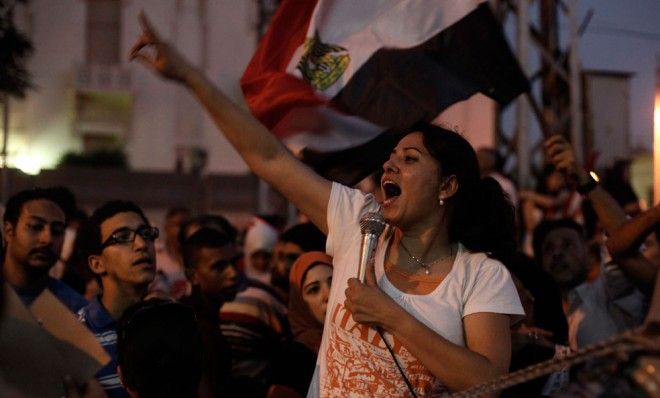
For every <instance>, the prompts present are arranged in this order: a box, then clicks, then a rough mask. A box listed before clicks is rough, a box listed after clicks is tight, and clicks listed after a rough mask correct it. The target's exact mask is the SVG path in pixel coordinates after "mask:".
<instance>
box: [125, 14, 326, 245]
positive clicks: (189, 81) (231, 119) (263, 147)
mask: <svg viewBox="0 0 660 398" xmlns="http://www.w3.org/2000/svg"><path fill="white" fill-rule="evenodd" d="M139 19H140V24H141V26H142V34H141V35H140V36H139V37H138V39H137V40H136V42H135V44H134V45H133V47H132V48H131V51H130V59H131V60H133V59H137V60H138V61H140V62H142V63H143V64H144V65H146V66H147V67H148V68H149V69H151V70H152V71H154V72H155V73H156V74H159V75H160V76H162V77H164V78H166V79H169V80H173V81H176V82H178V83H180V84H183V85H184V86H186V87H187V88H188V89H189V90H190V91H191V92H192V94H193V95H194V96H195V98H197V100H198V101H199V102H200V103H201V104H202V106H203V107H204V108H205V109H206V111H207V112H208V114H209V115H210V117H211V119H212V120H213V122H214V123H215V125H216V126H217V127H218V129H219V130H220V131H221V132H222V134H224V136H225V137H226V138H227V140H228V141H229V143H230V144H231V145H232V146H233V147H234V148H235V149H236V150H237V151H238V153H239V154H240V155H241V157H242V158H243V160H245V162H246V163H247V165H248V167H250V169H251V170H252V171H253V172H254V173H255V174H256V175H257V176H259V177H260V178H262V179H263V180H264V181H266V182H267V183H268V184H270V185H272V186H273V187H274V188H275V189H277V190H278V191H279V192H280V193H281V194H282V195H284V196H285V197H286V198H287V199H289V200H290V201H291V202H292V203H293V204H294V205H295V206H296V207H298V209H300V211H301V212H303V213H304V214H305V215H307V216H308V217H309V218H310V220H312V222H314V224H316V225H317V226H318V227H319V229H321V230H322V231H323V232H325V233H327V230H328V227H327V219H326V212H327V204H328V200H329V197H330V189H331V183H330V181H328V180H326V179H324V178H322V177H321V176H319V175H318V174H316V173H315V172H314V171H313V170H311V169H310V168H309V167H307V166H306V165H304V164H303V163H302V162H300V161H299V160H298V159H296V158H295V157H294V156H293V155H292V154H291V153H290V152H289V151H288V150H287V149H286V148H285V147H284V146H283V145H282V144H281V143H280V142H279V140H278V139H277V138H275V136H273V135H272V134H271V133H270V132H269V131H268V130H267V129H266V128H265V127H264V126H263V125H262V124H261V123H259V121H257V120H256V119H255V118H254V117H253V116H252V115H251V114H250V113H248V112H246V111H245V110H243V109H241V108H240V107H239V106H238V105H236V104H235V103H233V102H232V101H231V100H230V99H229V98H228V97H227V96H226V95H225V94H224V93H223V92H222V91H220V90H219V89H218V88H217V87H216V86H215V85H214V84H213V83H212V82H211V81H210V80H209V79H208V78H207V77H206V76H205V75H204V73H203V72H202V71H200V70H199V69H197V68H196V67H194V66H193V65H191V64H190V62H189V61H188V60H186V59H185V58H184V57H183V56H181V55H180V54H179V53H178V52H177V51H176V50H175V49H174V48H173V47H172V46H170V45H169V44H168V43H166V42H164V41H163V40H161V39H160V38H159V36H158V34H157V32H156V31H155V29H154V28H153V27H152V26H151V24H150V22H149V21H148V19H147V18H146V16H145V15H144V14H140V17H139ZM145 48H153V49H154V50H155V54H147V53H146V51H143V49H145Z"/></svg>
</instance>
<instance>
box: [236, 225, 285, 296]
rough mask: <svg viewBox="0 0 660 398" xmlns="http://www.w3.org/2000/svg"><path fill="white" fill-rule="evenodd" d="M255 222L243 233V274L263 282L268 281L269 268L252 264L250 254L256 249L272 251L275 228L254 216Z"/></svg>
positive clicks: (275, 236)
mask: <svg viewBox="0 0 660 398" xmlns="http://www.w3.org/2000/svg"><path fill="white" fill-rule="evenodd" d="M254 221H255V223H254V225H252V226H251V227H250V228H249V229H248V231H247V233H246V234H245V244H244V248H245V250H244V252H245V255H244V260H245V274H246V275H247V276H248V277H249V278H252V279H256V280H258V281H260V282H263V283H266V284H268V283H270V270H268V271H265V272H264V271H261V270H257V269H255V268H254V267H253V266H252V254H253V253H255V252H258V251H265V252H268V253H272V252H273V248H274V247H275V243H277V237H278V233H277V230H276V229H275V228H273V227H271V226H270V224H268V223H266V222H265V221H263V220H261V219H259V218H255V220H254Z"/></svg>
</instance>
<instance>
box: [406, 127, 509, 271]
mask: <svg viewBox="0 0 660 398" xmlns="http://www.w3.org/2000/svg"><path fill="white" fill-rule="evenodd" d="M416 131H419V132H421V133H422V134H423V136H424V145H425V146H426V149H427V150H428V151H429V153H430V154H431V155H432V156H433V157H434V158H435V159H436V160H437V161H438V162H439V163H440V172H441V175H442V176H443V177H448V176H451V175H454V176H455V177H456V180H457V182H458V191H457V192H456V194H455V195H453V196H452V197H451V198H449V199H447V200H446V203H447V204H446V206H451V207H452V208H453V210H452V211H451V212H450V219H449V239H451V240H452V241H458V242H461V243H462V244H463V245H464V246H465V247H466V248H467V249H468V250H470V251H477V252H485V253H487V254H489V255H490V256H492V257H493V258H496V259H498V260H500V261H502V262H503V263H505V264H506V263H507V261H508V259H509V258H510V256H512V255H513V253H514V252H515V249H516V240H515V222H514V219H515V218H514V210H513V206H512V205H511V202H510V201H509V200H508V199H507V198H506V196H505V195H504V192H503V191H502V188H501V187H500V185H499V184H498V183H497V181H495V180H494V179H492V178H490V177H486V178H484V179H482V178H481V177H480V175H479V164H478V162H477V155H476V153H475V152H474V149H473V148H472V146H471V145H470V143H469V142H468V141H467V140H466V139H465V138H463V136H461V135H460V134H458V133H456V132H454V131H451V130H447V129H445V128H442V127H439V126H436V125H433V124H430V123H426V122H422V123H417V124H416V125H414V126H413V127H412V128H410V129H409V132H410V133H412V132H416Z"/></svg>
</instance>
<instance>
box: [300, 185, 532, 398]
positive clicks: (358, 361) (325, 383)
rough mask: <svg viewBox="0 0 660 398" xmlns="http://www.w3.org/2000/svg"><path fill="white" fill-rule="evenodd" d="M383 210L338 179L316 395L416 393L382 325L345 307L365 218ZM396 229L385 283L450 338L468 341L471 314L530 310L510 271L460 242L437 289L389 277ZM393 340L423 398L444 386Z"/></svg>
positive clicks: (379, 251)
mask: <svg viewBox="0 0 660 398" xmlns="http://www.w3.org/2000/svg"><path fill="white" fill-rule="evenodd" d="M378 210H379V205H378V203H377V202H376V201H375V199H374V198H373V196H371V195H364V194H363V193H362V192H360V191H358V190H355V189H351V188H348V187H345V186H342V185H340V184H336V183H333V186H332V192H331V194H330V201H329V203H328V229H329V234H328V240H327V252H328V254H330V255H331V256H333V265H334V271H333V281H332V289H331V291H330V297H329V300H328V309H327V314H326V318H325V325H324V330H323V339H322V341H321V348H320V350H319V356H318V360H317V367H316V371H315V373H314V378H313V379H312V383H311V385H310V389H309V392H308V397H401V396H409V394H410V393H409V391H408V388H407V387H406V384H405V382H404V380H403V377H402V376H401V374H400V372H399V370H398V369H397V368H396V365H395V363H394V361H393V360H392V357H391V355H390V353H389V351H388V350H387V348H386V347H385V345H384V343H383V341H382V340H381V337H380V335H379V334H378V333H377V331H376V330H375V329H373V328H370V327H368V326H365V325H362V324H359V323H356V322H355V321H354V320H353V318H352V317H351V313H350V312H349V311H348V310H347V309H346V308H345V307H344V301H345V300H346V297H345V294H344V292H345V290H346V287H347V281H348V279H350V278H354V277H357V268H358V262H359V253H360V245H361V233H360V225H359V220H360V217H361V216H362V215H363V214H365V213H366V212H370V211H378ZM391 235H392V234H391V229H390V231H386V232H385V233H383V235H382V236H381V238H380V239H379V243H378V247H377V248H376V253H375V272H376V280H377V281H378V286H379V287H380V288H381V289H382V290H383V291H384V292H385V293H386V294H387V295H389V296H390V297H392V298H393V299H394V300H395V301H396V302H397V303H399V305H401V306H402V307H403V308H405V309H406V311H408V312H409V313H410V314H412V315H413V316H414V317H415V318H417V319H418V320H419V321H421V322H423V323H424V324H425V325H426V326H428V327H429V328H431V329H432V330H434V331H435V332H436V333H438V334H439V335H441V336H442V337H444V338H445V339H447V340H449V341H451V342H452V343H454V344H457V345H460V346H465V339H464V335H463V322H462V320H463V317H465V316H466V315H469V314H473V313H477V312H491V313H499V314H511V315H522V314H524V311H523V308H522V306H521V304H520V300H519V298H518V294H517V292H516V289H515V287H514V285H513V281H512V280H511V276H510V275H509V272H508V271H507V269H506V268H505V267H504V266H503V265H502V264H501V263H500V262H498V261H497V260H494V259H491V258H488V257H487V256H486V255H485V254H483V253H470V252H468V251H467V250H466V249H465V248H464V247H463V246H462V245H459V250H458V252H457V254H456V259H455V261H454V264H453V266H452V269H451V271H450V272H449V274H448V275H447V276H446V277H445V278H444V280H443V281H442V282H441V283H440V284H439V285H438V286H437V288H435V290H433V291H432V292H431V293H429V294H425V295H412V294H407V293H404V292H402V291H400V290H399V289H397V288H396V287H395V286H394V285H393V284H392V283H391V282H390V281H389V280H388V278H387V276H386V275H385V271H384V266H383V263H384V257H385V252H386V248H387V245H388V243H389V240H390V238H391ZM385 338H386V339H387V340H388V342H389V343H390V346H391V347H393V349H394V352H395V354H396V357H397V360H398V361H399V364H400V365H401V366H402V367H403V369H404V371H405V373H406V375H407V376H408V379H409V380H410V382H411V384H412V385H413V388H414V389H415V393H416V394H417V395H418V396H425V395H428V394H430V393H438V392H442V391H444V387H443V386H442V384H441V383H440V381H439V380H438V379H436V378H435V377H434V376H433V375H432V374H431V373H430V372H429V371H428V370H427V369H426V367H425V366H424V365H423V364H422V363H421V362H420V361H418V360H417V359H416V358H414V357H413V356H412V355H411V354H410V353H409V352H408V350H407V349H406V348H405V347H403V346H402V345H401V343H400V342H399V341H398V340H397V339H394V338H393V336H392V335H390V334H389V333H385ZM447 366H452V364H447ZM466 371H469V370H468V369H466Z"/></svg>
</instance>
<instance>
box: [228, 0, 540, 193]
mask: <svg viewBox="0 0 660 398" xmlns="http://www.w3.org/2000/svg"><path fill="white" fill-rule="evenodd" d="M241 87H242V89H243V92H244V94H245V98H246V101H247V103H248V106H249V107H250V109H251V111H252V112H253V114H254V115H255V116H256V117H257V118H258V119H259V120H260V121H261V122H262V123H263V124H264V125H265V126H266V127H268V128H269V129H270V130H271V131H272V132H273V133H274V134H275V135H277V136H278V137H279V138H280V139H282V140H283V141H284V142H285V143H286V144H287V145H288V146H289V148H290V149H292V151H293V152H294V153H297V154H301V156H302V157H303V159H304V160H305V161H307V162H308V163H309V164H311V165H312V166H313V167H315V168H316V169H317V171H319V172H320V173H321V174H323V175H325V176H326V177H328V178H330V179H333V180H335V181H339V182H342V183H344V184H348V185H352V184H354V183H356V182H357V181H359V180H360V179H362V178H364V177H366V176H367V175H368V174H369V173H371V172H373V171H374V170H375V169H376V168H378V167H379V166H380V165H381V164H382V162H383V161H384V159H386V158H387V157H388V156H389V152H390V149H391V147H392V145H393V144H394V143H395V142H396V140H398V137H396V136H395V135H394V134H391V132H393V131H396V129H398V128H401V127H407V126H410V125H412V124H414V122H416V121H419V120H426V121H432V120H434V119H435V118H436V117H437V116H438V114H440V113H441V112H442V111H443V110H444V109H446V108H447V107H449V106H450V105H452V104H454V103H456V102H459V101H463V100H466V99H468V98H469V97H471V96H472V95H474V94H476V93H477V92H481V93H483V94H484V95H486V96H488V97H490V98H492V99H494V100H496V101H497V102H499V103H500V104H502V105H506V104H507V103H509V102H510V101H511V100H513V99H514V98H515V97H516V96H517V95H518V94H520V93H522V92H523V91H526V90H528V88H529V82H528V80H527V79H526V78H525V76H524V75H523V73H522V71H521V70H520V67H519V65H518V63H517V61H516V59H515V58H514V56H513V54H512V53H511V50H510V49H509V47H508V44H507V42H506V40H505V38H504V34H503V32H502V27H501V26H500V24H499V23H498V21H497V20H496V18H495V16H494V15H493V13H492V11H491V9H490V7H489V5H488V3H487V2H486V1H484V0H443V1H428V0H359V1H356V0H317V1H314V0H305V1H299V0H284V1H283V2H282V3H281V5H280V6H279V8H278V10H277V13H276V14H275V16H274V17H273V19H272V22H271V25H270V27H269V29H268V31H267V32H266V34H265V36H264V37H263V39H262V41H261V43H260V45H259V47H258V48H257V51H256V53H255V55H254V57H253V58H252V60H251V61H250V64H249V65H248V67H247V69H246V71H245V73H244V75H243V77H242V79H241Z"/></svg>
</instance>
